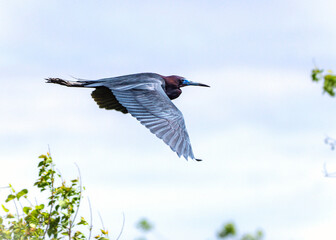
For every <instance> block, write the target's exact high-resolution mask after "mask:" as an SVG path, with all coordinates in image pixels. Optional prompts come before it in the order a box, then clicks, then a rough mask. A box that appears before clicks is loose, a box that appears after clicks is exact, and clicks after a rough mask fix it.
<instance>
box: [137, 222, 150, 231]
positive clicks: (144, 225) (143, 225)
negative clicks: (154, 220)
mask: <svg viewBox="0 0 336 240" xmlns="http://www.w3.org/2000/svg"><path fill="white" fill-rule="evenodd" d="M137 227H138V228H139V229H141V230H142V231H144V232H148V231H150V230H152V229H153V225H152V224H151V223H150V222H148V221H147V220H146V219H142V220H140V221H139V222H138V224H137Z"/></svg>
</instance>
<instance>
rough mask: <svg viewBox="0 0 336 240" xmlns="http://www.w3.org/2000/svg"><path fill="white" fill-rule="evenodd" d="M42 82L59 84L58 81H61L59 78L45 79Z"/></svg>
mask: <svg viewBox="0 0 336 240" xmlns="http://www.w3.org/2000/svg"><path fill="white" fill-rule="evenodd" d="M44 80H46V83H59V82H60V81H63V80H62V79H59V78H45V79H44Z"/></svg>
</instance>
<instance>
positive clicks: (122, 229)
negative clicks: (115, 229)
mask: <svg viewBox="0 0 336 240" xmlns="http://www.w3.org/2000/svg"><path fill="white" fill-rule="evenodd" d="M122 214H123V223H122V226H121V230H120V233H119V235H118V237H117V239H116V240H119V238H120V237H121V234H122V233H123V231H124V227H125V213H124V212H123V213H122Z"/></svg>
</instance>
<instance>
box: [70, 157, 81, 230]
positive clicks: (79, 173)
mask: <svg viewBox="0 0 336 240" xmlns="http://www.w3.org/2000/svg"><path fill="white" fill-rule="evenodd" d="M75 165H76V167H77V170H78V175H79V202H78V207H77V209H76V213H75V216H74V218H73V219H72V224H71V226H70V227H73V225H74V223H75V220H76V217H77V214H78V211H79V206H80V203H81V200H82V175H81V172H80V169H79V167H78V165H77V163H75Z"/></svg>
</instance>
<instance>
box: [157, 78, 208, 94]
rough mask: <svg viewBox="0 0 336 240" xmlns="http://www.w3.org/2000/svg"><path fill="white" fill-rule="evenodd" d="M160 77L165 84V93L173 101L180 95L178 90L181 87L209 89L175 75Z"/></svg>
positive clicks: (201, 84)
mask: <svg viewBox="0 0 336 240" xmlns="http://www.w3.org/2000/svg"><path fill="white" fill-rule="evenodd" d="M162 77H163V79H164V80H165V83H166V84H165V85H166V86H165V92H166V94H167V95H168V97H169V98H170V99H175V98H178V97H179V96H180V94H181V93H182V91H181V89H180V88H181V87H186V86H200V87H210V86H208V85H205V84H203V83H197V82H192V81H189V80H187V79H185V78H184V77H181V76H177V75H172V76H167V77H164V76H162Z"/></svg>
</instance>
